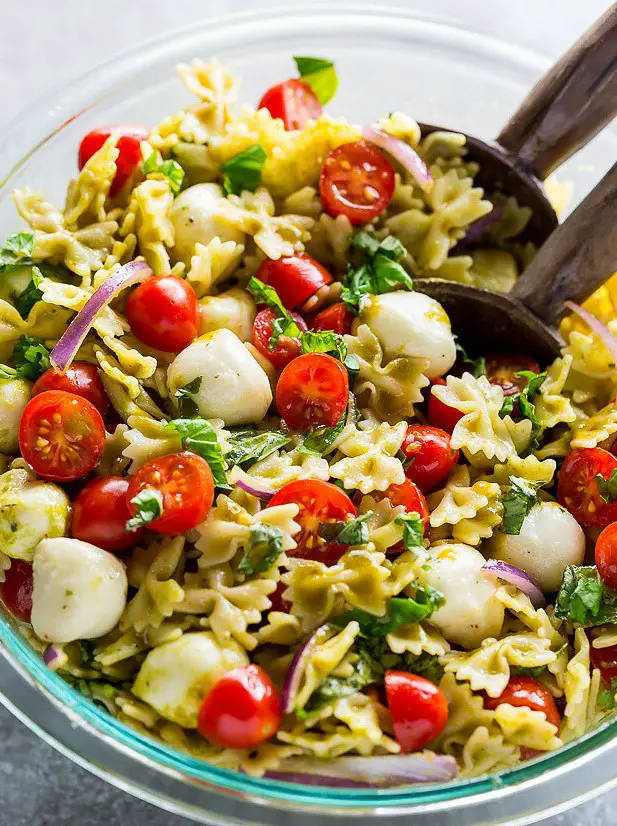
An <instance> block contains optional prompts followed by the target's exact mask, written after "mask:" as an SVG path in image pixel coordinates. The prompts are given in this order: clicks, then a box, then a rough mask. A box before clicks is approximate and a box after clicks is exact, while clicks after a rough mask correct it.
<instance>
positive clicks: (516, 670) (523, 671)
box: [510, 665, 546, 680]
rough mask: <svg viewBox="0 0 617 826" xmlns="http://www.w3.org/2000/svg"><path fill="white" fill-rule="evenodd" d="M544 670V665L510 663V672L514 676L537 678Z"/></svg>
mask: <svg viewBox="0 0 617 826" xmlns="http://www.w3.org/2000/svg"><path fill="white" fill-rule="evenodd" d="M545 671H546V666H545V665H511V666H510V673H511V674H512V676H514V677H533V679H534V680H537V679H538V677H539V676H540V675H541V674H543V673H544V672H545Z"/></svg>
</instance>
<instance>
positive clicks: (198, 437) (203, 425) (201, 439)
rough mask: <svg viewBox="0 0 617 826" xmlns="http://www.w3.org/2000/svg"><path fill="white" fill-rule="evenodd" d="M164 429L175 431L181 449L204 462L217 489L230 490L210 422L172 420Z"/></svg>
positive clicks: (216, 439) (215, 434)
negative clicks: (208, 467)
mask: <svg viewBox="0 0 617 826" xmlns="http://www.w3.org/2000/svg"><path fill="white" fill-rule="evenodd" d="M165 429H166V430H175V431H177V432H178V433H179V434H180V438H181V439H182V447H184V448H185V449H186V450H190V451H191V452H192V453H196V454H197V455H198V456H201V458H202V459H205V460H206V462H207V463H208V465H209V466H210V470H211V471H212V477H213V479H214V484H215V485H216V486H217V488H225V489H227V490H229V489H230V488H229V485H228V484H227V474H226V473H225V470H226V467H227V466H226V462H225V459H224V458H223V450H222V448H221V446H220V444H219V440H218V436H217V433H216V430H215V429H214V428H213V427H212V425H211V424H210V422H208V421H206V419H173V420H172V421H171V422H169V424H167V425H165Z"/></svg>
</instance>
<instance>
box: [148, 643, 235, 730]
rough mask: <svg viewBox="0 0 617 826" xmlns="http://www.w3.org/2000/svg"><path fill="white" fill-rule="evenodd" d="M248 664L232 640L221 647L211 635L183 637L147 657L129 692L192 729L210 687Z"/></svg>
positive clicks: (181, 724)
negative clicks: (230, 672)
mask: <svg viewBox="0 0 617 826" xmlns="http://www.w3.org/2000/svg"><path fill="white" fill-rule="evenodd" d="M248 664H249V659H248V657H247V655H246V652H245V651H244V649H243V648H241V647H240V646H239V645H238V643H236V642H234V641H233V640H228V641H227V642H226V643H225V646H224V647H221V646H220V645H219V644H218V642H217V641H216V637H215V636H214V634H213V633H212V632H211V631H203V632H198V633H189V634H183V635H182V636H181V637H180V638H179V639H177V640H172V641H171V642H166V643H164V644H163V645H159V646H158V648H153V649H152V651H150V652H149V653H148V655H147V657H146V659H145V660H144V661H143V663H142V665H141V668H140V669H139V674H138V675H137V679H136V680H135V684H134V685H133V689H132V691H133V694H135V696H136V697H139V699H140V700H143V701H144V702H145V703H149V704H150V705H151V706H152V707H153V708H155V709H156V710H157V711H158V712H159V714H162V716H163V717H166V718H167V719H168V720H171V721H172V722H174V723H178V725H180V726H183V727H184V728H196V727H197V715H198V713H199V707H200V706H201V704H202V702H203V699H204V697H205V696H206V694H207V693H208V692H209V691H210V689H211V688H212V686H213V685H214V683H215V682H216V681H217V680H218V679H219V678H220V677H222V676H223V675H224V674H226V673H227V672H228V671H231V669H232V668H239V667H241V666H244V665H248Z"/></svg>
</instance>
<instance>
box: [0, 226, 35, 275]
mask: <svg viewBox="0 0 617 826" xmlns="http://www.w3.org/2000/svg"><path fill="white" fill-rule="evenodd" d="M33 249H34V233H33V232H16V233H15V234H14V235H11V236H10V237H9V238H7V239H6V241H5V242H4V245H3V246H2V247H0V272H1V271H5V272H6V271H7V270H10V269H15V268H16V267H22V266H23V265H24V264H30V263H32V262H31V260H30V256H31V255H32V251H33Z"/></svg>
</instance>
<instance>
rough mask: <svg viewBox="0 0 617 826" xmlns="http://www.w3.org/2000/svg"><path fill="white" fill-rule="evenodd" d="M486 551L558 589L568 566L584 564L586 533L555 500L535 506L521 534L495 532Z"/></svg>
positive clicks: (550, 588) (546, 587)
mask: <svg viewBox="0 0 617 826" xmlns="http://www.w3.org/2000/svg"><path fill="white" fill-rule="evenodd" d="M486 549H487V553H488V554H489V555H490V556H493V557H494V558H495V559H501V560H503V561H504V562H509V563H510V565H515V566H516V567H517V568H521V570H523V571H525V573H527V574H529V575H530V576H532V577H533V578H534V579H535V580H536V581H537V583H538V585H539V586H540V588H542V590H543V591H557V590H558V589H559V587H560V585H561V582H562V580H563V575H564V572H565V570H566V567H567V566H568V565H581V564H582V562H583V558H584V556H585V534H584V533H583V529H582V528H581V526H580V525H579V524H578V522H577V521H576V519H575V518H574V517H573V516H572V515H571V514H570V513H568V511H567V510H566V509H565V508H562V507H561V505H558V504H557V503H556V502H540V504H538V505H534V507H533V508H532V509H531V511H530V512H529V514H528V515H527V516H526V517H525V521H524V522H523V524H522V526H521V532H520V534H518V536H515V535H509V534H505V533H495V534H494V535H493V536H492V537H491V539H490V540H489V541H488V542H487V543H486Z"/></svg>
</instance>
